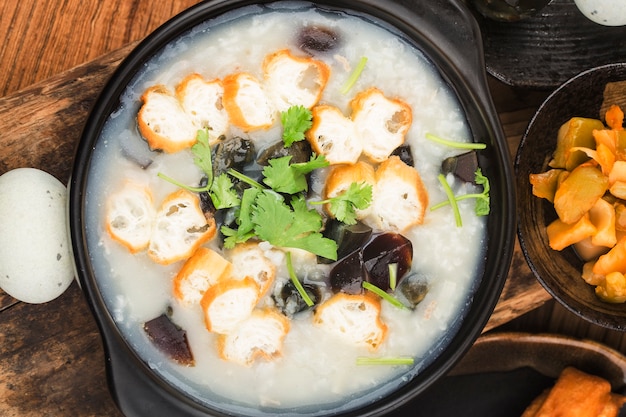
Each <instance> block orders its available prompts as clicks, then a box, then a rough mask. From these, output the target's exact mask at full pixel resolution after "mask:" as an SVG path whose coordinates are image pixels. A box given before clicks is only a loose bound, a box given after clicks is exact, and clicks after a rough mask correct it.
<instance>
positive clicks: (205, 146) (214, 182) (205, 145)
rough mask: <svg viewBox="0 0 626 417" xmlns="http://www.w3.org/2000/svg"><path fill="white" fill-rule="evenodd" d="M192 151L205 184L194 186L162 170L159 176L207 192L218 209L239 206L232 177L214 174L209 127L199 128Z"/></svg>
mask: <svg viewBox="0 0 626 417" xmlns="http://www.w3.org/2000/svg"><path fill="white" fill-rule="evenodd" d="M191 153H192V154H193V162H194V164H195V165H196V166H197V167H198V168H200V169H201V170H202V172H203V173H204V174H205V175H206V178H207V183H206V185H205V186H203V187H192V186H189V185H186V184H183V183H181V182H180V181H177V180H175V179H173V178H172V177H169V176H167V175H166V174H164V173H162V172H159V173H158V174H157V175H158V176H159V178H162V179H164V180H166V181H168V182H170V183H172V184H174V185H176V186H177V187H180V188H183V189H185V190H188V191H191V192H195V193H203V192H207V193H208V194H209V196H210V197H211V200H212V201H213V205H214V206H215V208H216V209H218V210H219V209H224V208H230V207H237V206H239V204H240V203H241V201H240V199H239V196H238V195H237V192H236V191H235V190H234V189H233V183H232V181H231V179H230V177H229V176H228V175H226V174H220V175H218V176H217V178H214V176H213V161H212V154H211V145H210V143H209V131H208V129H202V130H198V132H197V133H196V143H195V144H194V145H193V146H192V147H191Z"/></svg>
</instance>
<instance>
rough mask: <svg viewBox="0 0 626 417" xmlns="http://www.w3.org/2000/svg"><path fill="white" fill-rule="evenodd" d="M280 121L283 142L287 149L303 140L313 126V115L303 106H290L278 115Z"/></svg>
mask: <svg viewBox="0 0 626 417" xmlns="http://www.w3.org/2000/svg"><path fill="white" fill-rule="evenodd" d="M280 121H281V123H282V125H283V142H284V143H285V147H287V148H288V147H290V146H291V145H292V144H293V143H294V142H298V141H301V140H303V139H304V133H305V132H306V131H307V130H309V129H310V128H311V126H312V125H313V115H312V113H311V110H309V109H307V108H306V107H304V106H291V107H289V108H288V109H287V110H286V111H283V112H281V113H280Z"/></svg>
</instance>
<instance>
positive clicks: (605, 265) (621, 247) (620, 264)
mask: <svg viewBox="0 0 626 417" xmlns="http://www.w3.org/2000/svg"><path fill="white" fill-rule="evenodd" d="M592 271H593V273H594V274H598V275H608V274H610V273H611V272H621V273H626V237H622V238H621V239H620V240H619V241H618V242H617V244H616V245H615V246H613V248H612V249H611V250H610V251H608V252H607V253H605V254H604V255H602V256H600V257H599V258H598V260H597V261H596V263H595V265H594V266H593V270H592Z"/></svg>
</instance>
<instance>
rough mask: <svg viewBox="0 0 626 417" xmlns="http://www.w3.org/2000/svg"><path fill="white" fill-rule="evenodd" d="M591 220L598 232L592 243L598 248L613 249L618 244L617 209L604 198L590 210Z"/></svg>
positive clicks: (592, 238)
mask: <svg viewBox="0 0 626 417" xmlns="http://www.w3.org/2000/svg"><path fill="white" fill-rule="evenodd" d="M589 220H590V221H591V223H592V224H593V225H594V226H595V228H596V232H595V234H594V235H593V236H592V237H591V243H592V244H593V245H596V246H606V247H607V248H612V247H613V246H615V244H616V243H617V237H616V234H615V208H614V207H613V204H611V203H609V202H608V201H606V200H605V199H603V198H600V199H598V201H596V204H594V206H593V207H591V209H590V210H589Z"/></svg>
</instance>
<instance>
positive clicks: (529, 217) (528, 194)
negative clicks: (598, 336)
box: [514, 62, 626, 331]
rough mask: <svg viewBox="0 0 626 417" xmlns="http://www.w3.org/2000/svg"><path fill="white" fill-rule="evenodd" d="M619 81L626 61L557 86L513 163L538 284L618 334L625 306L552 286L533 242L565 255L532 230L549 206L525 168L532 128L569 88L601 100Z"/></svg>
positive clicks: (523, 240)
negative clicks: (593, 304)
mask: <svg viewBox="0 0 626 417" xmlns="http://www.w3.org/2000/svg"><path fill="white" fill-rule="evenodd" d="M596 76H597V77H601V84H600V83H597V82H594V83H591V81H592V80H593V77H596ZM620 80H621V81H626V62H624V63H622V62H616V63H610V64H604V65H599V66H596V67H593V68H589V69H586V70H584V71H581V72H580V73H578V74H576V75H575V76H573V77H571V78H569V79H568V80H567V81H565V82H564V83H562V84H561V85H560V86H559V87H557V88H556V89H555V90H554V91H552V92H551V93H550V94H549V95H548V97H546V99H545V100H544V101H543V102H542V103H541V105H540V106H539V107H538V109H537V111H536V112H535V113H534V115H533V117H532V118H531V120H530V122H529V124H528V126H527V127H526V129H525V131H524V133H523V135H522V139H521V140H520V143H519V146H518V149H517V152H516V156H515V160H514V168H515V171H516V177H517V187H516V188H517V194H518V200H519V201H520V205H519V208H518V213H517V215H518V229H517V234H518V239H519V242H520V249H521V250H522V253H523V255H524V258H525V259H526V262H527V264H528V266H529V268H530V270H531V271H532V273H533V275H534V276H535V278H536V279H537V281H539V283H540V284H541V285H542V287H543V288H544V289H545V290H546V291H547V292H548V293H549V294H550V295H551V296H552V297H553V298H554V299H555V300H557V302H559V303H560V304H561V305H563V307H565V308H566V309H567V310H568V311H570V312H572V313H574V314H575V315H576V316H578V317H580V318H582V319H584V320H586V321H587V322H590V323H593V324H595V325H598V326H601V327H604V328H607V329H611V330H617V331H626V320H624V318H626V308H621V309H622V310H624V315H623V316H621V317H618V316H615V315H614V314H612V311H616V310H615V308H614V307H617V306H624V305H623V304H621V305H617V304H611V303H603V304H601V305H600V307H603V308H602V309H601V310H593V309H590V307H589V306H588V305H587V304H585V303H584V302H583V301H581V300H580V299H579V298H577V297H575V296H574V295H573V291H574V290H573V289H570V288H563V286H560V285H553V284H554V279H553V277H554V276H556V272H553V273H551V272H550V271H549V270H548V269H547V267H544V265H543V264H542V263H541V262H539V260H538V259H537V254H536V253H535V252H534V251H533V248H532V244H533V242H535V241H537V239H540V241H541V242H542V243H543V245H542V248H544V249H546V250H547V251H548V252H549V253H551V254H553V255H554V256H555V257H556V258H554V259H561V258H563V256H564V255H563V252H560V251H554V250H553V249H551V248H550V247H549V246H548V245H547V240H546V239H547V235H546V236H545V237H544V236H543V235H542V234H541V232H540V231H538V230H537V227H538V226H536V227H533V226H534V225H533V223H535V222H536V220H537V218H538V216H540V214H539V212H540V210H545V209H546V208H545V205H546V204H549V203H547V202H545V201H543V199H539V198H537V197H535V196H533V195H532V189H531V186H530V183H529V181H528V180H527V178H528V174H529V173H530V172H527V170H526V169H525V168H522V167H523V166H524V165H525V163H526V162H527V158H529V155H527V153H525V149H526V148H527V147H528V146H529V145H528V143H529V142H530V141H531V140H532V138H531V137H530V136H531V135H532V134H533V133H534V132H533V129H534V128H535V125H537V124H538V123H540V121H541V118H542V116H543V114H544V112H546V111H549V110H551V109H552V108H553V106H556V105H555V104H554V103H556V102H557V100H559V99H560V98H561V97H562V95H563V94H564V93H565V92H567V91H568V90H569V89H570V88H579V89H584V91H585V92H587V91H589V89H593V90H594V92H595V93H597V92H598V91H599V93H600V94H599V97H601V96H602V91H603V90H604V88H605V85H606V84H607V83H609V82H614V81H620ZM579 85H580V87H579ZM598 100H599V102H600V103H601V101H602V100H600V99H599V98H598ZM598 100H596V101H598ZM594 104H595V103H594ZM589 113H591V111H589ZM574 116H583V117H592V115H591V114H589V115H582V114H572V115H570V116H569V117H574ZM595 118H598V119H600V104H598V107H597V109H595ZM566 120H568V119H565V118H564V120H563V121H562V122H565V121H566ZM555 125H558V126H557V129H558V127H559V126H560V125H561V123H559V122H555ZM546 135H547V134H546ZM543 139H546V137H544V138H543ZM547 141H550V143H556V133H555V134H554V135H552V136H548V137H547ZM546 146H547V145H546ZM551 149H552V151H553V150H554V146H552V148H551ZM552 151H550V155H551V154H552ZM546 158H548V156H547V155H546ZM547 162H548V161H547V159H546V160H545V161H544V168H545V166H547ZM544 170H545V169H544ZM537 172H540V171H537ZM541 172H543V171H541ZM523 201H529V204H530V206H531V207H532V208H534V209H531V210H524V207H522V204H523ZM553 210H554V209H552V211H553ZM542 218H543V217H542ZM572 253H573V251H572ZM568 256H569V257H570V258H571V257H572V255H571V254H569V255H568ZM573 256H576V255H573ZM563 259H564V258H563ZM563 262H568V261H563ZM568 263H569V262H568ZM581 264H582V261H581ZM572 268H573V267H572ZM561 272H562V271H561ZM568 272H571V270H569V269H568ZM577 272H579V271H577ZM577 279H578V280H579V281H580V282H582V283H583V284H584V285H585V286H586V287H589V289H590V290H592V289H593V286H591V285H588V284H586V283H584V281H583V280H582V278H580V277H577ZM576 285H577V286H578V285H580V283H578V282H577V283H576ZM594 297H595V295H594ZM618 308H619V307H618ZM591 310H592V311H591ZM590 311H591V313H590Z"/></svg>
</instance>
